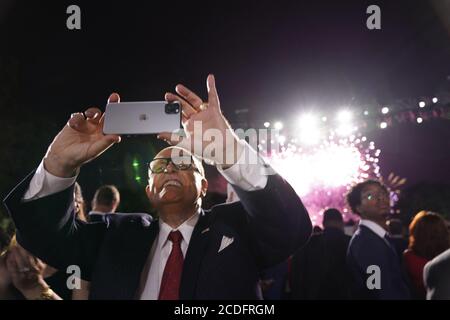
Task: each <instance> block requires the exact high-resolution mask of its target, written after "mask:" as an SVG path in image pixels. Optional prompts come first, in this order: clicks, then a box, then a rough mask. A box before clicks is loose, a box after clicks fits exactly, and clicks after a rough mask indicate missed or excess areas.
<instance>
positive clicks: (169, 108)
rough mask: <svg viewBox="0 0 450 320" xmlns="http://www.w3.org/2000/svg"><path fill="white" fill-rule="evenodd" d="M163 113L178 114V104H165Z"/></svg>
mask: <svg viewBox="0 0 450 320" xmlns="http://www.w3.org/2000/svg"><path fill="white" fill-rule="evenodd" d="M165 111H166V113H167V114H177V113H180V104H179V103H178V102H174V103H167V104H166V106H165Z"/></svg>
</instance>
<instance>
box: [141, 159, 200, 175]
mask: <svg viewBox="0 0 450 320" xmlns="http://www.w3.org/2000/svg"><path fill="white" fill-rule="evenodd" d="M193 162H194V160H193V159H192V157H190V156H185V157H176V158H156V159H153V160H152V161H151V162H150V163H149V166H148V169H149V170H150V171H151V172H152V173H163V172H167V166H168V165H169V163H172V165H173V166H174V167H175V169H176V170H183V171H184V170H189V169H191V168H194V170H196V171H198V172H200V171H199V170H198V168H197V167H196V166H195V165H193Z"/></svg>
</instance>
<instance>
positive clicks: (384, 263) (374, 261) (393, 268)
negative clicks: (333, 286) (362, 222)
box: [347, 226, 410, 300]
mask: <svg viewBox="0 0 450 320" xmlns="http://www.w3.org/2000/svg"><path fill="white" fill-rule="evenodd" d="M347 264H348V266H349V269H350V273H351V275H352V278H353V282H352V285H351V292H352V297H353V298H356V299H374V300H391V299H393V300H400V299H410V292H409V289H408V286H407V284H406V281H405V276H404V271H403V269H402V267H401V265H400V262H399V258H398V255H397V253H396V251H395V248H394V247H393V246H392V245H390V244H389V243H388V242H386V241H385V240H384V239H382V238H380V237H379V236H378V235H377V234H375V232H373V231H372V230H370V229H369V228H367V227H366V226H359V227H358V230H356V232H355V234H354V235H353V237H352V239H351V240H350V245H349V247H348V251H347ZM371 265H375V266H378V267H379V268H380V276H381V279H380V280H381V289H372V290H371V289H369V288H368V286H367V279H368V278H369V277H370V276H371V275H373V274H374V273H373V272H369V273H368V272H367V268H368V267H369V266H371ZM370 282H371V281H370Z"/></svg>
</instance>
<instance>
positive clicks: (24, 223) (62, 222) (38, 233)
mask: <svg viewBox="0 0 450 320" xmlns="http://www.w3.org/2000/svg"><path fill="white" fill-rule="evenodd" d="M33 176H34V172H33V173H31V174H30V175H29V176H28V177H27V178H25V179H24V180H23V181H22V182H21V183H20V184H19V185H17V186H16V187H15V188H14V189H13V190H12V191H11V192H10V194H9V195H8V196H7V197H6V198H5V200H4V205H5V206H6V208H7V210H8V212H9V214H10V215H11V217H12V219H13V220H14V223H15V225H16V235H17V240H18V242H19V243H20V244H21V245H22V246H23V247H24V248H26V249H27V250H29V251H30V252H31V253H32V254H34V255H36V256H37V257H39V258H41V259H42V260H43V261H45V262H46V263H47V264H49V265H51V266H53V267H55V268H57V269H61V270H66V268H67V266H69V265H77V266H79V267H80V270H81V277H82V278H83V279H87V280H90V274H91V272H92V268H93V263H94V261H95V257H96V256H97V251H98V247H99V245H100V243H101V240H102V238H103V235H104V233H105V229H106V225H105V224H103V223H97V224H87V223H84V222H83V221H80V220H77V219H75V214H74V205H73V186H72V187H70V188H68V189H66V190H64V191H61V192H59V193H56V194H53V195H50V196H47V197H44V198H41V199H38V200H33V201H23V200H22V198H23V196H24V194H25V192H26V191H27V189H28V187H29V183H30V181H31V179H32V177H33Z"/></svg>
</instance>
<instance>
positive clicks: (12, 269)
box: [6, 254, 19, 275]
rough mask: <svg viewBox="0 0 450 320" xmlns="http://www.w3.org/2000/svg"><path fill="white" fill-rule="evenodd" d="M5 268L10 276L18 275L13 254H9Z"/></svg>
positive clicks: (17, 267)
mask: <svg viewBox="0 0 450 320" xmlns="http://www.w3.org/2000/svg"><path fill="white" fill-rule="evenodd" d="M6 268H7V269H8V272H9V273H10V274H11V275H17V274H18V273H19V266H18V265H17V262H16V259H15V257H14V255H13V254H9V255H8V258H7V259H6Z"/></svg>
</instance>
